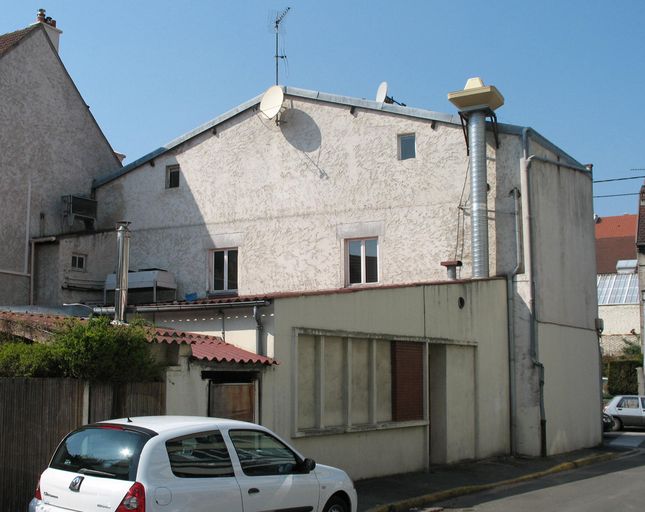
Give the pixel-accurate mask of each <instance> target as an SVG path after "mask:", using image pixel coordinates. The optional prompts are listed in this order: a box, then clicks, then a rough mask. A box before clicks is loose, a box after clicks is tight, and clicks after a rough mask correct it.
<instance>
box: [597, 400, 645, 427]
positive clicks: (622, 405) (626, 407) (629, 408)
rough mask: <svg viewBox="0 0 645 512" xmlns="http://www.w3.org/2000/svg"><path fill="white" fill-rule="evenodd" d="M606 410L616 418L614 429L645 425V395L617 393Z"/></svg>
mask: <svg viewBox="0 0 645 512" xmlns="http://www.w3.org/2000/svg"><path fill="white" fill-rule="evenodd" d="M604 412H605V413H607V414H609V415H610V416H611V417H612V418H613V420H614V425H613V428H612V430H621V429H622V428H623V427H645V396H639V395H617V396H615V397H614V398H612V399H611V401H610V402H609V403H608V404H607V406H606V407H605V409H604Z"/></svg>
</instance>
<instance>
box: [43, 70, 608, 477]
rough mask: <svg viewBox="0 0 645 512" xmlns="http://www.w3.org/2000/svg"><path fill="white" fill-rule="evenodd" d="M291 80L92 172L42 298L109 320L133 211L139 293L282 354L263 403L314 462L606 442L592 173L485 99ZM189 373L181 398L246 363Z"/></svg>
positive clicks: (441, 458) (171, 311)
mask: <svg viewBox="0 0 645 512" xmlns="http://www.w3.org/2000/svg"><path fill="white" fill-rule="evenodd" d="M280 90H281V94H283V101H282V103H281V105H279V107H280V108H279V109H278V112H277V114H276V115H274V116H267V115H265V111H264V109H263V108H262V102H261V100H262V96H258V97H256V98H253V99H252V100H250V101H248V102H246V103H244V104H242V105H240V106H239V107H237V108H235V109H233V110H232V111H230V112H228V113H226V114H223V115H221V116H220V117H218V118H216V119H214V120H213V121H211V122H209V123H207V124H205V125H204V126H201V127H199V128H197V129H196V130H194V131H192V132H190V133H188V134H186V135H184V136H182V137H180V138H179V139H176V140H175V141H173V142H171V143H169V144H168V145H166V146H165V147H162V148H160V149H158V150H156V151H154V152H153V153H150V154H148V155H145V156H144V157H142V158H140V159H138V160H136V161H135V162H133V163H131V164H129V165H127V166H125V167H123V168H122V169H118V170H116V171H114V172H108V173H107V174H105V175H104V176H102V177H100V178H97V179H95V180H94V182H93V185H92V187H93V194H94V197H95V198H96V200H97V203H98V212H99V215H98V219H97V222H96V227H97V229H98V230H99V232H97V233H81V234H74V233H62V234H61V235H60V236H55V237H54V238H55V240H53V241H52V242H51V243H49V244H47V245H46V246H40V247H38V251H37V256H38V259H39V262H40V264H39V265H38V268H37V269H36V275H35V283H36V286H35V297H36V303H37V304H42V305H52V306H55V305H58V306H59V305H60V304H61V303H73V302H79V301H82V302H85V303H88V304H94V305H96V307H94V311H95V312H96V313H108V314H112V313H113V312H114V309H115V308H113V307H111V306H110V304H111V300H112V297H113V296H114V294H115V291H116V288H117V283H118V282H120V281H119V280H118V279H117V276H114V275H111V272H112V269H113V268H114V261H115V259H116V241H115V237H116V234H115V232H114V229H113V227H114V224H115V222H116V221H121V220H127V221H130V222H131V225H130V231H129V234H130V236H131V238H130V253H129V257H130V260H129V261H130V266H129V268H130V273H129V274H128V279H129V282H130V283H131V286H130V289H129V292H128V294H127V296H128V302H129V304H130V307H129V311H130V312H131V313H138V314H141V315H143V316H145V317H146V318H147V319H149V320H150V321H152V322H153V323H154V324H155V325H157V326H158V327H163V328H176V329H179V330H182V331H190V332H197V333H202V334H206V335H211V336H221V337H222V338H223V339H225V340H226V341H227V342H228V343H231V344H233V345H236V346H239V347H240V348H243V349H245V350H247V351H249V352H254V353H256V354H258V355H262V356H266V357H269V358H272V359H275V360H277V361H278V362H279V363H280V364H278V365H277V366H271V367H268V368H266V369H264V370H263V371H260V372H258V373H257V374H256V375H255V377H254V380H253V382H254V383H256V385H257V388H258V389H259V395H258V397H259V398H258V400H259V404H258V410H257V411H256V413H257V415H256V417H255V419H256V421H259V422H261V423H263V424H265V425H267V426H268V427H270V428H272V429H273V430H275V431H276V432H278V433H279V434H281V435H282V436H284V437H286V438H290V439H291V440H292V441H293V442H294V443H295V444H296V446H298V447H299V448H300V449H302V451H303V452H306V453H308V454H311V455H312V456H314V457H317V458H318V460H319V461H320V462H327V463H332V464H336V465H340V466H342V467H344V468H346V469H347V470H348V471H349V473H350V474H351V475H352V476H353V477H354V478H367V477H371V476H377V475H384V474H388V473H397V472H403V471H414V470H420V469H423V468H426V467H428V464H430V463H431V462H437V463H441V462H444V463H445V462H453V461H457V460H463V459H474V458H482V457H487V456H493V455H501V454H508V453H518V454H527V455H540V454H544V455H546V454H554V453H558V452H563V451H568V450H574V449H577V448H581V447H586V446H593V445H596V444H598V443H599V442H600V441H601V426H600V419H599V411H600V406H601V404H600V374H599V348H598V333H597V331H596V326H597V325H598V321H597V316H598V313H597V311H598V306H597V289H596V283H595V282H594V280H593V277H592V276H593V275H594V274H595V268H596V263H595V251H594V221H593V210H592V186H591V185H592V175H591V171H590V170H589V169H588V168H587V167H585V166H584V165H582V164H580V163H579V162H578V161H576V160H575V159H573V158H572V157H571V156H569V155H567V154H566V153H565V152H564V151H562V150H561V149H559V148H558V147H557V146H555V145H554V144H553V143H551V142H549V141H548V140H547V139H545V138H544V137H543V136H541V135H540V134H538V133H537V132H536V131H534V130H532V129H530V128H525V127H519V126H513V125H508V124H502V123H497V118H496V116H495V115H494V112H493V111H492V107H491V109H488V110H485V111H477V107H475V110H474V111H472V110H468V108H466V109H465V110H462V111H460V112H459V114H454V115H448V114H441V113H437V112H432V111H428V110H422V109H416V108H410V107H405V106H398V105H393V104H390V103H387V102H381V101H369V100H361V99H356V98H351V97H345V96H338V95H331V94H325V93H322V92H313V91H306V90H302V89H295V88H292V87H283V88H280ZM473 91H475V92H476V93H479V92H481V93H482V94H489V93H490V91H491V88H490V87H486V86H483V84H481V83H474V85H470V86H469V89H466V90H464V91H459V92H458V95H459V94H462V93H463V94H465V95H468V94H470V93H471V92H473ZM496 106H499V104H497V105H496ZM478 112H479V114H478ZM487 118H488V119H490V122H488V123H484V121H485V120H486V119H487ZM478 127H479V128H478ZM478 130H481V131H478ZM468 153H470V156H469V154H468ZM108 171H109V169H108ZM468 185H470V193H469V192H468V189H469V187H468ZM78 254H82V255H85V258H86V259H85V260H84V265H83V271H82V272H78V273H77V274H76V276H75V278H74V282H73V286H70V281H69V279H68V278H67V277H66V276H65V274H64V273H63V272H62V270H61V269H62V268H64V267H65V265H68V264H69V262H73V261H74V259H73V258H74V256H75V255H78ZM97 282H104V283H105V287H104V290H101V291H98V290H96V289H95V288H93V286H94V283H97ZM84 283H85V284H84ZM169 299H172V300H169ZM192 368H193V366H192V365H191V363H190V360H189V364H188V365H187V366H186V375H187V379H190V381H191V382H192V384H190V385H189V384H188V383H187V382H186V383H185V387H184V388H182V389H183V391H182V390H181V389H179V388H175V392H176V393H179V394H181V393H187V395H188V396H189V397H190V398H188V399H187V398H185V399H181V400H176V401H174V402H173V406H172V407H171V408H170V409H168V412H173V413H174V412H181V413H182V414H206V413H207V412H208V403H209V402H208V392H207V390H208V386H209V381H210V380H212V378H215V379H216V380H218V381H219V382H223V383H227V382H229V383H234V381H235V379H237V377H236V376H234V375H233V374H228V375H229V376H230V378H229V379H228V380H227V379H226V374H224V375H222V374H218V375H217V376H215V375H214V374H204V373H203V372H201V370H197V371H193V369H192ZM564 389H566V390H567V392H566V393H563V390H564ZM168 396H169V398H168V404H170V400H171V398H170V396H171V394H169V395H168ZM384 447H385V448H386V450H385V452H384V450H383V449H384Z"/></svg>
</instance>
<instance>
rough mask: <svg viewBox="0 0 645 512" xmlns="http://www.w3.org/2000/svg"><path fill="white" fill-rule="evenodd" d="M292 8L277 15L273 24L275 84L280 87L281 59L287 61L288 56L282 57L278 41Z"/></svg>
mask: <svg viewBox="0 0 645 512" xmlns="http://www.w3.org/2000/svg"><path fill="white" fill-rule="evenodd" d="M290 10H291V7H287V8H286V9H285V10H284V11H282V12H280V13H278V14H277V16H276V17H275V21H274V22H273V28H274V29H275V84H276V85H278V63H279V62H280V59H286V58H287V56H286V55H284V54H282V55H280V50H279V49H278V40H279V37H280V23H282V20H284V18H285V16H286V15H287V14H288V13H289V11H290Z"/></svg>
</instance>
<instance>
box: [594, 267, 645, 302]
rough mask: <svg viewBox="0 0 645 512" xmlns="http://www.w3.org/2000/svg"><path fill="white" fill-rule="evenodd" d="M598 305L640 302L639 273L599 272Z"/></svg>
mask: <svg viewBox="0 0 645 512" xmlns="http://www.w3.org/2000/svg"><path fill="white" fill-rule="evenodd" d="M597 284H598V305H599V306H603V305H608V304H638V275H637V274H599V275H598V278H597Z"/></svg>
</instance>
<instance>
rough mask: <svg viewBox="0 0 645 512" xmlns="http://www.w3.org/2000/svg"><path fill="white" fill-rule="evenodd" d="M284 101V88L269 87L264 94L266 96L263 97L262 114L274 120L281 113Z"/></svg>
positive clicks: (277, 86)
mask: <svg viewBox="0 0 645 512" xmlns="http://www.w3.org/2000/svg"><path fill="white" fill-rule="evenodd" d="M283 101H284V93H283V92H282V87H280V86H279V85H273V86H271V87H269V88H268V89H267V91H266V92H265V93H264V96H262V101H261V102H260V112H262V113H263V114H264V115H265V116H266V117H267V119H273V118H274V117H275V116H277V115H278V114H279V113H280V109H281V108H282V102H283Z"/></svg>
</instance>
